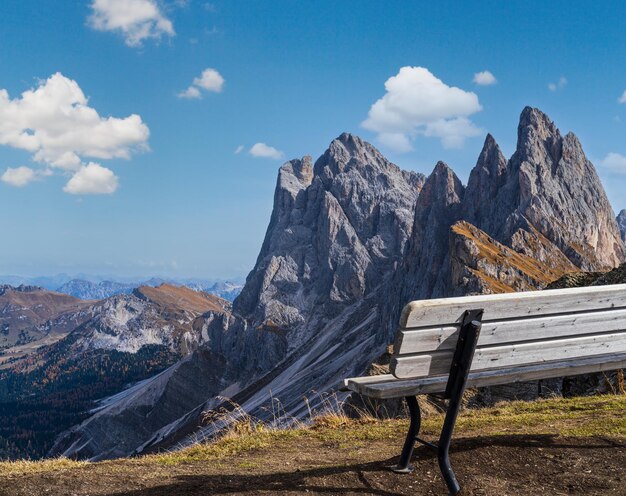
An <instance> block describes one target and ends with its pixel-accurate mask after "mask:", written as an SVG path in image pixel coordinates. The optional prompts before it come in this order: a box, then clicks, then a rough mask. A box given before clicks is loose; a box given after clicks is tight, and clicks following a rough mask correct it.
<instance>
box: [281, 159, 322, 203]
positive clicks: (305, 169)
mask: <svg viewBox="0 0 626 496" xmlns="http://www.w3.org/2000/svg"><path fill="white" fill-rule="evenodd" d="M312 180H313V160H312V159H311V157H310V156H308V155H307V156H304V157H302V158H301V159H294V160H290V161H288V162H286V163H285V164H284V165H283V166H282V167H281V168H280V169H279V171H278V183H277V190H281V191H285V192H287V193H289V194H290V195H291V196H292V198H295V196H296V195H297V193H298V191H300V190H303V189H305V188H306V187H308V186H309V185H310V184H311V181H312Z"/></svg>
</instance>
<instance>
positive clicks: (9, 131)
mask: <svg viewBox="0 0 626 496" xmlns="http://www.w3.org/2000/svg"><path fill="white" fill-rule="evenodd" d="M88 103H89V102H88V99H87V97H85V95H84V93H83V91H82V90H81V88H80V87H79V86H78V84H77V83H76V81H73V80H71V79H68V78H66V77H65V76H63V75H62V74H61V73H56V74H53V75H52V76H50V77H49V78H48V79H47V80H44V81H40V82H39V85H38V86H37V87H36V88H34V89H30V90H27V91H24V92H23V93H22V95H21V96H20V97H17V98H13V99H11V98H10V97H9V93H8V92H7V90H4V89H0V145H5V146H10V147H13V148H18V149H21V150H25V151H27V152H29V153H31V154H32V158H33V160H34V161H35V162H37V163H40V164H42V165H43V166H44V167H45V168H46V169H50V168H53V169H57V170H59V169H60V170H63V171H66V172H76V171H78V170H80V169H81V167H82V166H83V164H84V161H83V159H84V158H97V159H101V160H106V159H113V158H124V159H129V158H130V156H131V155H132V153H134V152H136V151H141V150H147V149H148V145H147V140H148V137H149V135H150V131H149V129H148V127H147V126H146V125H145V124H144V123H143V121H142V119H141V117H140V116H139V115H136V114H132V115H130V116H128V117H124V118H117V117H102V116H100V115H99V114H98V112H97V111H96V110H95V109H94V108H92V107H90V106H89V104H88ZM42 175H46V174H42Z"/></svg>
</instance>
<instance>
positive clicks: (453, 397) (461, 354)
mask: <svg viewBox="0 0 626 496" xmlns="http://www.w3.org/2000/svg"><path fill="white" fill-rule="evenodd" d="M482 313H483V312H482V310H472V311H468V312H465V316H464V318H463V323H462V325H461V329H460V333H459V340H458V342H457V347H456V350H455V351H454V357H453V359H452V368H451V369H450V376H449V377H448V384H447V385H446V391H445V393H444V397H445V398H448V399H449V403H448V411H447V412H446V418H445V419H444V421H443V428H442V429H441V435H440V436H439V443H438V445H437V460H438V462H439V468H440V470H441V475H443V478H444V480H445V481H446V485H447V486H448V491H449V492H450V494H451V495H455V494H458V493H459V491H460V490H461V487H460V486H459V483H458V481H457V480H456V476H455V475H454V471H453V470H452V466H451V465H450V455H449V450H450V442H451V441H452V433H453V432H454V425H455V424H456V419H457V417H458V416H459V410H460V409H461V400H462V399H463V392H464V391H465V385H466V384H467V377H468V375H469V371H470V367H471V365H472V360H473V358H474V350H475V349H476V343H477V341H478V336H479V334H480V329H481V320H480V319H481V318H482Z"/></svg>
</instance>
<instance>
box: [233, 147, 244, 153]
mask: <svg viewBox="0 0 626 496" xmlns="http://www.w3.org/2000/svg"><path fill="white" fill-rule="evenodd" d="M243 149H244V146H243V145H239V146H238V147H237V148H235V155H239V154H240V153H241V152H242V151H243Z"/></svg>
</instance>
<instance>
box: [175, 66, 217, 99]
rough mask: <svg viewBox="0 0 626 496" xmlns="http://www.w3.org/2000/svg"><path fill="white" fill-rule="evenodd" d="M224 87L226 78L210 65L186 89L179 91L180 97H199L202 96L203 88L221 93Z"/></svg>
mask: <svg viewBox="0 0 626 496" xmlns="http://www.w3.org/2000/svg"><path fill="white" fill-rule="evenodd" d="M223 87H224V78H223V77H222V75H221V74H220V73H219V72H218V71H216V70H215V69H211V68H210V67H209V68H207V69H205V70H204V71H202V74H200V76H199V77H197V78H194V80H193V83H192V84H191V86H189V87H188V88H187V89H186V90H184V91H181V92H180V93H178V97H179V98H189V99H199V98H202V92H201V90H205V91H211V92H214V93H220V92H221V91H222V88H223Z"/></svg>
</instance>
